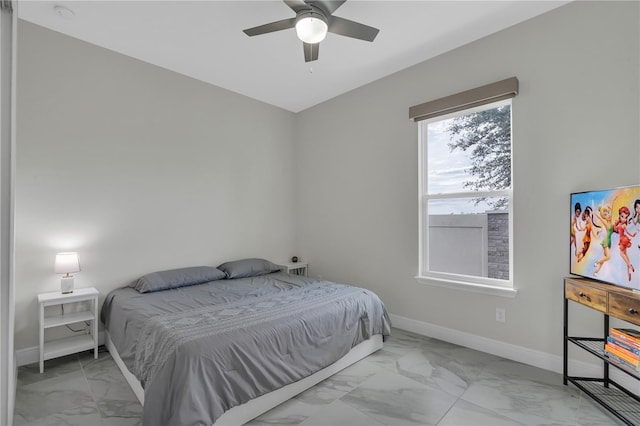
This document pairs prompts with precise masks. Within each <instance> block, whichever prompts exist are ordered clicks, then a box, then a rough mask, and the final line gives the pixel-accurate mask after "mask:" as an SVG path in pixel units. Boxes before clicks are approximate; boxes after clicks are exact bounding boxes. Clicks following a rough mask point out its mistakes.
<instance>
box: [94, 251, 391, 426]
mask: <svg viewBox="0 0 640 426" xmlns="http://www.w3.org/2000/svg"><path fill="white" fill-rule="evenodd" d="M101 316H102V321H103V322H104V324H105V331H106V333H105V334H106V345H107V348H108V350H109V351H110V352H111V354H112V356H113V358H114V360H115V361H116V364H118V366H119V367H120V369H121V370H122V371H123V374H124V375H125V378H127V381H128V382H129V384H130V385H131V387H132V389H133V390H134V392H135V393H136V396H137V397H138V399H140V402H141V403H142V404H143V405H144V411H143V424H144V425H154V426H155V425H211V424H214V423H215V424H242V423H244V422H246V421H249V420H251V419H252V418H254V417H256V416H258V415H260V414H262V413H263V412H265V411H267V410H269V409H270V408H272V407H274V406H276V405H278V404H280V403H281V402H284V401H285V400H287V399H289V398H291V397H292V396H293V395H295V394H297V393H299V392H302V391H303V390H305V389H307V388H309V387H311V386H313V385H314V384H316V383H318V382H320V381H321V380H323V379H325V378H327V377H329V376H330V375H332V374H335V373H336V372H338V371H339V370H340V369H342V368H345V367H346V366H348V365H350V364H351V363H353V362H356V361H358V360H359V359H361V358H363V357H365V356H367V355H369V354H370V353H372V352H374V351H376V350H378V349H380V348H381V347H382V340H383V337H384V336H387V335H389V332H390V321H389V317H388V314H387V311H386V309H385V307H384V305H383V303H382V302H381V301H380V299H379V298H378V297H377V295H375V293H373V292H371V291H368V290H366V289H362V288H358V287H353V286H347V285H342V284H337V283H332V282H328V281H323V280H319V279H314V278H309V277H304V276H298V275H289V274H286V273H284V272H279V267H277V266H276V265H274V264H272V263H270V262H268V261H266V260H262V259H243V260H240V261H235V262H228V263H225V264H223V265H220V266H219V267H218V268H211V267H194V268H182V269H179V270H171V271H161V272H157V273H153V274H147V275H146V276H143V277H141V278H140V279H139V280H137V281H136V282H134V283H132V284H131V285H130V286H127V287H123V288H119V289H116V290H113V291H111V292H110V293H109V294H108V295H107V297H106V298H105V302H104V305H103V308H102V315H101Z"/></svg>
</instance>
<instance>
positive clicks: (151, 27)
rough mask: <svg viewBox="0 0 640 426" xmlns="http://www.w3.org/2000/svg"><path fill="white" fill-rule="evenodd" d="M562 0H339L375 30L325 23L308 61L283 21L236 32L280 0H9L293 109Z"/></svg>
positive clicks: (274, 14)
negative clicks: (342, 31) (343, 31)
mask: <svg viewBox="0 0 640 426" xmlns="http://www.w3.org/2000/svg"><path fill="white" fill-rule="evenodd" d="M566 3H568V1H566V0H564V1H548V0H534V1H523V0H501V1H483V0H475V1H454V0H448V1H431V0H429V1H426V0H423V1H415V0H414V1H364V0H349V1H347V2H346V3H345V4H344V5H342V6H341V7H340V8H339V9H338V10H337V11H336V12H335V15H337V16H341V17H343V18H347V19H351V20H354V21H358V22H361V23H363V24H366V25H370V26H373V27H376V28H379V29H380V33H379V34H378V37H377V38H376V39H375V41H374V42H373V43H369V42H365V41H360V40H355V39H351V38H346V37H342V36H339V35H335V34H331V33H329V34H328V35H327V38H326V39H325V40H324V41H323V42H322V43H321V44H320V55H319V60H318V61H314V62H310V63H305V62H304V56H303V51H302V42H300V41H299V40H298V39H297V37H296V34H295V30H293V29H291V30H284V31H279V32H275V33H270V34H265V35H261V36H256V37H248V36H246V35H245V34H244V33H243V32H242V30H243V29H245V28H249V27H254V26H257V25H261V24H265V23H268V22H272V21H277V20H280V19H285V18H290V17H293V16H294V15H295V14H294V12H293V11H292V10H291V9H289V7H287V6H286V5H285V4H284V3H283V2H282V1H280V0H262V1H182V0H173V1H156V0H147V1H128V0H127V1H123V0H120V1H100V0H84V1H73V0H71V1H70V0H61V1H51V0H46V1H36V0H19V2H18V17H19V18H21V19H24V20H26V21H29V22H32V23H35V24H38V25H41V26H43V27H46V28H50V29H52V30H55V31H59V32H61V33H64V34H67V35H69V36H72V37H75V38H78V39H81V40H84V41H87V42H89V43H93V44H96V45H98V46H102V47H105V48H107V49H111V50H114V51H116V52H119V53H122V54H125V55H128V56H131V57H134V58H137V59H140V60H143V61H145V62H149V63H151V64H155V65H158V66H160V67H163V68H167V69H169V70H172V71H175V72H178V73H181V74H184V75H187V76H190V77H193V78H196V79H198V80H202V81H205V82H207V83H211V84H214V85H216V86H220V87H224V88H226V89H228V90H232V91H234V92H237V93H241V94H243V95H246V96H249V97H251V98H254V99H258V100H261V101H263V102H267V103H269V104H272V105H276V106H279V107H281V108H284V109H286V110H289V111H293V112H298V111H301V110H304V109H306V108H309V107H311V106H313V105H316V104H318V103H320V102H323V101H325V100H327V99H330V98H332V97H335V96H337V95H339V94H341V93H345V92H347V91H349V90H352V89H355V88H357V87H359V86H362V85H364V84H366V83H369V82H371V81H374V80H377V79H379V78H382V77H384V76H386V75H389V74H392V73H394V72H396V71H399V70H401V69H403V68H406V67H409V66H411V65H414V64H417V63H419V62H422V61H424V60H426V59H429V58H432V57H434V56H436V55H438V54H441V53H443V52H446V51H448V50H451V49H454V48H456V47H458V46H461V45H464V44H467V43H469V42H471V41H473V40H476V39H478V38H481V37H483V36H486V35H488V34H491V33H493V32H496V31H499V30H501V29H504V28H506V27H509V26H511V25H514V24H516V23H518V22H522V21H524V20H527V19H529V18H532V17H534V16H536V15H539V14H541V13H544V12H547V11H549V10H551V9H554V8H556V7H558V6H561V5H563V4H566ZM55 5H62V6H65V7H67V8H68V9H70V10H72V11H73V13H74V16H73V18H71V19H65V18H63V17H61V16H60V15H59V14H57V13H55V12H54V6H55Z"/></svg>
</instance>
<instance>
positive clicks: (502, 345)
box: [389, 314, 640, 394]
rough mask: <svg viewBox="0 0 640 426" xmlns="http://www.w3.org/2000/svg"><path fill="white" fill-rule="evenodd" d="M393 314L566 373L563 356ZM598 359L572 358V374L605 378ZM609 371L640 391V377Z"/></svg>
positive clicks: (441, 335)
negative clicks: (592, 361) (633, 377)
mask: <svg viewBox="0 0 640 426" xmlns="http://www.w3.org/2000/svg"><path fill="white" fill-rule="evenodd" d="M389 317H390V318H391V324H393V326H394V327H396V328H400V329H402V330H406V331H411V332H412V333H416V334H420V335H422V336H426V337H432V338H434V339H438V340H442V341H445V342H449V343H453V344H456V345H460V346H464V347H467V348H471V349H475V350H478V351H481V352H485V353H489V354H492V355H496V356H499V357H502V358H506V359H510V360H512V361H517V362H521V363H523V364H527V365H532V366H534V367H538V368H542V369H544V370H549V371H553V372H555V373H559V374H562V373H563V371H562V369H563V366H562V356H559V355H553V354H550V353H546V352H541V351H537V350H535V349H531V348H525V347H523V346H517V345H512V344H511V343H506V342H502V341H500V340H495V339H489V338H487V337H482V336H477V335H475V334H471V333H465V332H462V331H459V330H454V329H451V328H446V327H442V326H439V325H435V324H430V323H426V322H422V321H417V320H414V319H411V318H405V317H401V316H398V315H393V314H391V315H389ZM594 362H595V363H594V364H591V363H588V362H584V361H579V360H573V359H569V372H570V373H569V374H570V375H571V376H577V377H602V364H601V363H600V362H599V360H597V358H595V357H594ZM609 372H610V376H611V378H612V379H613V380H615V381H616V382H618V383H619V384H621V385H623V386H625V387H626V388H627V389H629V390H631V391H635V392H636V393H639V394H640V386H639V385H638V381H637V380H635V379H632V378H631V377H629V376H628V375H626V374H624V373H622V372H620V371H618V370H616V369H615V368H610V369H609Z"/></svg>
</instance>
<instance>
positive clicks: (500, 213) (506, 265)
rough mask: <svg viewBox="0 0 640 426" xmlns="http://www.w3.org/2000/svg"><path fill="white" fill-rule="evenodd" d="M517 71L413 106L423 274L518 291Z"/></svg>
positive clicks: (477, 287) (433, 279)
mask: <svg viewBox="0 0 640 426" xmlns="http://www.w3.org/2000/svg"><path fill="white" fill-rule="evenodd" d="M518 84H519V83H518V79H517V78H516V77H511V78H508V79H506V80H502V81H498V82H496V83H492V84H487V85H485V86H481V87H477V88H475V89H471V90H467V91H464V92H460V93H457V94H455V95H451V96H447V97H444V98H440V99H436V100H432V101H429V102H426V103H423V104H420V105H416V106H413V107H411V108H409V117H410V118H412V119H413V120H415V121H419V122H420V123H419V126H418V129H419V144H420V149H419V157H420V158H419V169H420V177H419V179H420V181H419V191H420V193H419V197H420V203H419V205H420V214H419V217H420V231H419V232H420V236H419V240H420V259H419V271H418V276H417V277H416V278H417V279H418V280H419V281H421V282H426V283H429V284H434V285H441V286H446V287H456V288H463V289H468V290H471V291H477V292H482V293H489V294H496V295H501V296H509V297H513V296H515V294H516V290H515V289H514V288H513V218H512V217H513V215H512V212H513V207H512V204H513V203H512V198H513V192H512V170H511V165H512V161H511V134H512V133H511V106H512V105H511V99H512V98H513V97H514V96H516V95H517V93H518Z"/></svg>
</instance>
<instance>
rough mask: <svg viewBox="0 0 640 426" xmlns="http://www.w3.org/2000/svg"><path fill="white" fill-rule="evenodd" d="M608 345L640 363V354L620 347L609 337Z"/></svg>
mask: <svg viewBox="0 0 640 426" xmlns="http://www.w3.org/2000/svg"><path fill="white" fill-rule="evenodd" d="M607 344H608V345H609V347H612V348H613V349H615V350H618V351H620V352H622V353H624V354H625V355H627V356H629V357H630V358H633V359H634V360H638V361H640V356H638V354H636V353H634V352H632V351H630V350H628V349H626V348H625V347H624V346H622V345H619V344H618V342H617V341H616V340H615V339H612V338H611V337H607Z"/></svg>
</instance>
